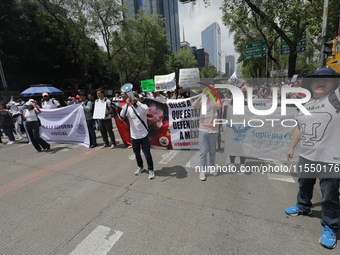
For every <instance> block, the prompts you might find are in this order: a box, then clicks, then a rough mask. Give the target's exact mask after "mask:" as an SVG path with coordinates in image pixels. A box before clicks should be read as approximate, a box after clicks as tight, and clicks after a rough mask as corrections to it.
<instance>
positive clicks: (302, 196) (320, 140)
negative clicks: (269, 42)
mask: <svg viewBox="0 0 340 255" xmlns="http://www.w3.org/2000/svg"><path fill="white" fill-rule="evenodd" d="M339 81H340V75H337V74H336V72H335V71H334V70H333V69H331V68H320V69H319V70H317V71H316V72H315V74H314V75H310V76H307V77H306V78H304V80H303V84H302V87H304V88H306V89H308V90H309V91H311V93H312V99H311V100H310V101H308V102H307V103H306V104H304V107H305V108H306V109H307V110H308V111H309V113H311V115H304V114H303V113H302V112H301V111H300V112H299V113H298V115H297V118H296V119H297V122H298V125H297V126H296V127H295V129H294V133H293V138H292V141H291V145H290V147H289V149H288V151H287V158H288V159H290V158H292V157H293V154H294V148H295V146H296V145H297V144H298V143H299V141H301V142H300V151H299V161H298V168H297V169H299V171H300V176H299V179H298V182H299V192H298V194H297V202H296V205H294V206H292V207H289V208H287V209H286V210H285V213H286V214H288V215H289V216H298V215H309V214H311V213H312V211H311V207H312V202H311V200H312V197H313V188H314V185H315V183H316V178H319V179H320V187H321V194H322V201H321V207H322V220H321V224H322V226H323V232H322V236H321V237H320V240H319V243H320V244H321V245H322V246H323V247H325V248H328V249H333V248H335V246H336V244H337V237H336V233H337V231H338V229H339V225H338V223H339V219H340V204H339V183H340V178H339V171H338V170H339V169H337V168H338V167H339V164H340V157H339V155H340V147H339V144H340V136H339V126H340V115H339V111H340V101H339V100H340V90H339ZM313 166H314V167H315V168H316V169H317V171H312V167H313ZM319 170H320V171H319Z"/></svg>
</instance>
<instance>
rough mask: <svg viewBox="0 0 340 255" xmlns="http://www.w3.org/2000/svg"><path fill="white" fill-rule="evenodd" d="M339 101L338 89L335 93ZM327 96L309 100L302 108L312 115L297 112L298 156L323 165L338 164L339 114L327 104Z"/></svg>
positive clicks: (339, 151)
mask: <svg viewBox="0 0 340 255" xmlns="http://www.w3.org/2000/svg"><path fill="white" fill-rule="evenodd" d="M335 93H336V96H337V97H338V98H339V99H340V92H339V89H337V90H336V91H335ZM328 97H329V95H327V96H325V97H322V98H319V99H311V100H310V101H309V102H307V103H306V104H305V105H304V107H305V108H306V109H307V110H308V111H309V112H310V113H311V114H312V115H304V114H303V113H301V112H299V113H298V115H297V121H298V122H299V125H300V156H302V157H304V158H306V159H308V160H311V161H320V162H325V163H337V164H339V163H340V135H339V128H340V113H337V112H336V109H335V108H334V106H333V105H332V104H331V103H330V102H329V99H328Z"/></svg>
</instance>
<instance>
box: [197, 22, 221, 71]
mask: <svg viewBox="0 0 340 255" xmlns="http://www.w3.org/2000/svg"><path fill="white" fill-rule="evenodd" d="M201 37H202V47H203V48H204V50H205V52H207V53H208V54H209V63H210V64H211V65H213V66H215V67H216V69H217V71H218V72H223V71H224V70H221V54H222V53H221V28H220V26H219V25H218V23H217V22H214V23H213V24H211V25H210V26H209V27H207V28H206V29H205V30H204V31H202V33H201Z"/></svg>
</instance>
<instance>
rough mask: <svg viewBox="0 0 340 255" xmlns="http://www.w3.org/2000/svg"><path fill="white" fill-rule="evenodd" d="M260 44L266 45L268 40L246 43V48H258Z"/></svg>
mask: <svg viewBox="0 0 340 255" xmlns="http://www.w3.org/2000/svg"><path fill="white" fill-rule="evenodd" d="M260 46H266V42H256V43H249V44H246V45H245V48H246V49H251V48H256V47H260Z"/></svg>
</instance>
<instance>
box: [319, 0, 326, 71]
mask: <svg viewBox="0 0 340 255" xmlns="http://www.w3.org/2000/svg"><path fill="white" fill-rule="evenodd" d="M327 18H328V0H324V5H323V18H322V32H321V52H320V62H319V68H322V67H324V66H325V53H324V50H325V45H324V44H325V42H326V32H327Z"/></svg>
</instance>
